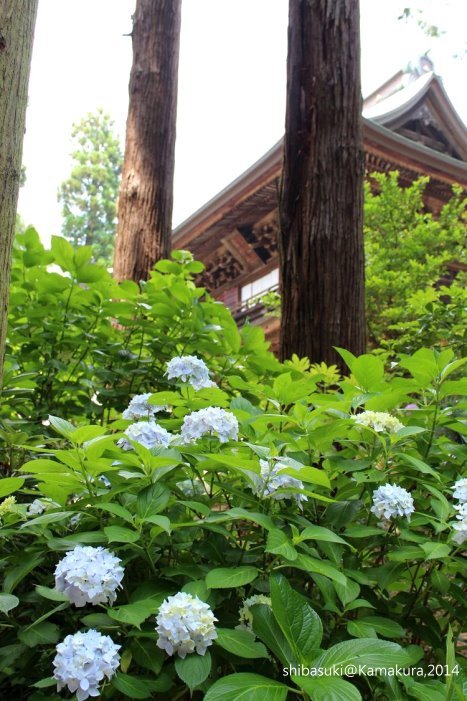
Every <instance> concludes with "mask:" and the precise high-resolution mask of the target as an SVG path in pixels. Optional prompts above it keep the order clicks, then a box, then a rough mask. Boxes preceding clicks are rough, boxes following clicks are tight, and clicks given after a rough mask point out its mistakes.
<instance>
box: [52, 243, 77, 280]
mask: <svg viewBox="0 0 467 701" xmlns="http://www.w3.org/2000/svg"><path fill="white" fill-rule="evenodd" d="M50 248H51V251H52V253H53V255H54V259H55V262H56V263H57V265H59V266H60V267H61V268H62V270H64V271H65V272H74V250H73V246H72V245H71V243H70V242H69V241H67V240H66V239H64V238H63V237H62V236H52V241H51V246H50Z"/></svg>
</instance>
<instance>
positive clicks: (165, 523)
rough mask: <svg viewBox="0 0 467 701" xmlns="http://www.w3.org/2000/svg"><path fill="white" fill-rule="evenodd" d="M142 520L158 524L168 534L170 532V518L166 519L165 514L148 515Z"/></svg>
mask: <svg viewBox="0 0 467 701" xmlns="http://www.w3.org/2000/svg"><path fill="white" fill-rule="evenodd" d="M144 521H145V523H153V524H154V525H155V526H159V527H160V528H162V530H163V531H165V532H166V533H168V534H169V535H170V534H171V532H172V529H171V528H170V519H168V518H167V516H160V515H157V516H148V517H147V518H145V519H144Z"/></svg>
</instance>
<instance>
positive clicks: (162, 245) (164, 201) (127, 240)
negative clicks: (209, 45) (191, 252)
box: [114, 0, 181, 282]
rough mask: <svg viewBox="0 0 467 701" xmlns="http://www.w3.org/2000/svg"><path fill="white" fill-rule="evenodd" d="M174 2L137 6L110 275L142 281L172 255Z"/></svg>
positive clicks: (156, 0) (142, 0)
mask: <svg viewBox="0 0 467 701" xmlns="http://www.w3.org/2000/svg"><path fill="white" fill-rule="evenodd" d="M180 16H181V0H137V2H136V11H135V14H134V16H133V31H132V42H133V66H132V69H131V75H130V86H129V93H130V104H129V108H128V119H127V125H126V142H125V156H124V160H123V171H122V184H121V189H120V196H119V200H118V229H117V241H116V245H115V260H114V276H115V277H116V279H117V280H135V281H136V282H138V281H139V280H146V279H147V278H148V277H149V273H150V271H151V269H152V268H153V266H154V263H156V261H158V260H160V259H161V258H167V257H168V256H169V255H170V249H171V232H172V203H173V176H174V153H175V121H176V115H177V77H178V53H179V44H180Z"/></svg>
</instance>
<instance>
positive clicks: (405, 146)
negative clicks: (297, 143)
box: [172, 118, 467, 245]
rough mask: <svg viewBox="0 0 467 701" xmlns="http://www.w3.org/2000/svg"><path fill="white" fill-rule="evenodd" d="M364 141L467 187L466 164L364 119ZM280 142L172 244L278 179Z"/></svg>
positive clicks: (203, 228) (180, 230) (197, 213)
mask: <svg viewBox="0 0 467 701" xmlns="http://www.w3.org/2000/svg"><path fill="white" fill-rule="evenodd" d="M363 137H364V141H365V142H366V143H370V144H373V145H375V146H376V147H379V148H381V149H383V150H386V151H389V152H393V153H394V154H401V155H404V156H405V157H406V158H407V159H409V160H410V161H411V162H412V163H415V164H419V165H420V166H424V167H425V168H426V169H428V170H429V171H431V172H432V173H433V174H436V177H439V178H440V179H441V180H444V181H445V182H458V183H460V184H461V185H463V186H464V187H467V163H465V162H464V161H460V160H458V159H457V158H451V156H447V155H446V154H444V153H441V152H439V151H434V150H433V149H430V148H428V147H427V146H424V145H423V144H420V143H418V142H415V141H412V140H411V139H407V138H406V137H405V136H401V135H400V134H396V133H395V132H393V131H391V130H390V129H388V128H387V127H384V126H382V125H381V124H377V123H376V122H375V121H372V120H369V119H365V118H364V119H363ZM282 149H283V139H280V140H279V141H278V142H277V143H276V144H275V145H274V146H273V147H272V148H271V149H270V150H269V151H267V152H266V153H265V154H264V156H262V157H261V158H260V159H259V160H257V161H256V162H255V163H253V165H252V166H250V167H249V168H248V169H247V170H246V171H244V172H243V173H242V174H241V175H239V176H238V178H236V179H235V180H233V181H232V182H231V183H230V184H229V185H227V187H225V188H224V189H223V190H221V191H220V192H219V193H218V194H217V195H215V196H214V197H213V198H211V199H210V200H209V201H208V202H206V203H205V204H204V205H203V206H202V207H200V208H199V209H197V210H196V211H195V212H194V213H193V214H192V215H190V216H189V217H188V218H187V219H185V220H184V221H183V222H182V223H181V224H179V225H178V226H177V227H176V228H175V229H174V230H173V232H172V235H173V243H174V244H176V245H177V244H179V243H180V242H183V245H186V244H188V243H189V242H190V241H192V240H193V239H194V238H196V236H197V235H198V234H199V233H201V232H204V231H206V230H207V229H208V228H209V227H211V226H212V225H214V224H215V223H217V222H218V221H219V220H220V219H222V217H223V216H224V215H225V214H226V213H227V212H229V211H231V210H232V209H233V207H234V206H235V205H237V204H239V203H240V202H241V201H243V200H244V199H246V198H247V197H248V196H249V195H250V194H252V193H253V192H255V191H256V190H258V189H259V188H260V187H262V186H263V185H265V184H267V183H268V182H270V181H271V180H272V179H273V178H274V177H277V176H278V175H280V171H281V168H282Z"/></svg>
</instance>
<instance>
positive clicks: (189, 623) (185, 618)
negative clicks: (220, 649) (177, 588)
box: [156, 591, 217, 659]
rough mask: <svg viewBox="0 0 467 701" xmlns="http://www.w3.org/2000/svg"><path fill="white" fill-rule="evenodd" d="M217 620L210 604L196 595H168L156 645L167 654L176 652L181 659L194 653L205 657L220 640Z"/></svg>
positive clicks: (160, 617)
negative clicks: (210, 647) (208, 649)
mask: <svg viewBox="0 0 467 701" xmlns="http://www.w3.org/2000/svg"><path fill="white" fill-rule="evenodd" d="M215 621H217V618H215V616H214V614H213V612H212V611H211V609H210V608H209V606H208V604H205V603H204V601H201V599H199V598H198V597H197V596H192V595H191V594H187V593H186V592H182V591H181V592H178V594H175V596H169V597H168V598H167V599H166V600H165V601H164V602H163V603H162V604H161V606H160V608H159V613H158V614H157V617H156V623H157V626H156V631H157V633H158V634H159V638H158V640H157V646H158V647H160V648H161V649H162V650H165V651H166V653H167V654H168V655H174V654H175V653H177V654H178V656H179V657H181V658H182V659H184V658H185V657H186V656H187V655H189V654H191V653H192V652H194V651H195V650H196V652H197V653H198V655H204V653H205V652H206V650H207V648H208V647H209V646H210V645H212V641H213V640H215V639H216V638H217V632H216V629H215V626H214V622H215Z"/></svg>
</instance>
